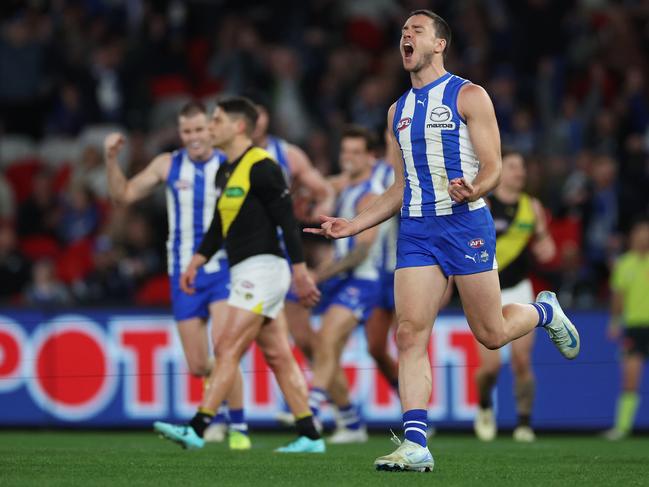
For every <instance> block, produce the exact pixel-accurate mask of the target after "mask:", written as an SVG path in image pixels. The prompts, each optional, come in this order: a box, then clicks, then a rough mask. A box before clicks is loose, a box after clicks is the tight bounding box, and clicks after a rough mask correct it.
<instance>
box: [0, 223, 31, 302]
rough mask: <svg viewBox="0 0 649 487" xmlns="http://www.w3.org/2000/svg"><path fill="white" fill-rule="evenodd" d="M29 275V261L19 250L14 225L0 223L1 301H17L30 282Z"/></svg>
mask: <svg viewBox="0 0 649 487" xmlns="http://www.w3.org/2000/svg"><path fill="white" fill-rule="evenodd" d="M29 275H30V266H29V262H28V261H27V260H26V259H25V257H24V256H23V255H22V253H21V252H20V251H19V250H18V247H17V245H16V233H15V231H14V229H13V227H12V226H11V225H8V224H3V225H0V302H2V303H3V304H7V303H11V302H14V303H15V301H16V300H17V298H19V297H20V293H21V292H22V291H23V289H24V288H25V286H26V285H27V283H28V282H29Z"/></svg>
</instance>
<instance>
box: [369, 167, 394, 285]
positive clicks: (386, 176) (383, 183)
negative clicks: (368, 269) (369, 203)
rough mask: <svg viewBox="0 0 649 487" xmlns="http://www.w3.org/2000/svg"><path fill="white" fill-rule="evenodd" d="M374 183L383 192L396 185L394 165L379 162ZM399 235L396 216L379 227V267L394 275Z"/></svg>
mask: <svg viewBox="0 0 649 487" xmlns="http://www.w3.org/2000/svg"><path fill="white" fill-rule="evenodd" d="M372 181H373V183H374V184H377V185H378V186H379V187H381V188H383V191H385V190H386V189H388V188H389V187H390V186H392V183H394V168H393V167H392V164H390V163H388V162H386V161H384V160H378V161H376V164H375V165H374V167H373V168H372ZM398 234H399V217H397V216H396V215H395V216H393V217H391V218H390V219H388V220H386V221H384V222H383V223H381V225H380V226H379V236H378V238H379V241H380V242H381V252H380V256H379V261H378V266H379V268H380V269H381V271H383V272H385V273H393V272H394V269H395V267H396V265H397V236H398Z"/></svg>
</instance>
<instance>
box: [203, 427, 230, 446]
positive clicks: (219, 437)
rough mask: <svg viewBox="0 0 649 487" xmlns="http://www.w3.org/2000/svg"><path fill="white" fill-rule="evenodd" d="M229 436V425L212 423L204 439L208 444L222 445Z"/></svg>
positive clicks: (204, 434)
mask: <svg viewBox="0 0 649 487" xmlns="http://www.w3.org/2000/svg"><path fill="white" fill-rule="evenodd" d="M227 434H228V425H227V424H225V423H212V424H211V425H209V426H208V427H207V429H205V433H203V439H204V440H205V441H206V442H208V443H221V442H222V441H223V440H225V437H226V436H227Z"/></svg>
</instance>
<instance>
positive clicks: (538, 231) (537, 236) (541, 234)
mask: <svg viewBox="0 0 649 487" xmlns="http://www.w3.org/2000/svg"><path fill="white" fill-rule="evenodd" d="M532 208H533V210H534V216H535V220H536V225H535V228H534V241H533V242H532V252H533V253H534V257H536V259H537V260H538V261H539V262H540V263H542V264H544V263H546V262H549V261H551V260H552V259H553V258H554V256H555V254H556V252H557V248H556V245H555V244H554V240H553V239H552V235H550V232H549V231H548V223H547V221H546V218H545V210H544V209H543V205H542V204H541V202H540V201H539V200H537V199H536V198H532Z"/></svg>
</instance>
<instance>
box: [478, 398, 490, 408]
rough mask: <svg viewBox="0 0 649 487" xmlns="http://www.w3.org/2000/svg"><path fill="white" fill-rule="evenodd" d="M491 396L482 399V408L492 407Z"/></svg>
mask: <svg viewBox="0 0 649 487" xmlns="http://www.w3.org/2000/svg"><path fill="white" fill-rule="evenodd" d="M491 406H492V403H491V396H489V397H488V398H486V399H480V409H491Z"/></svg>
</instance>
